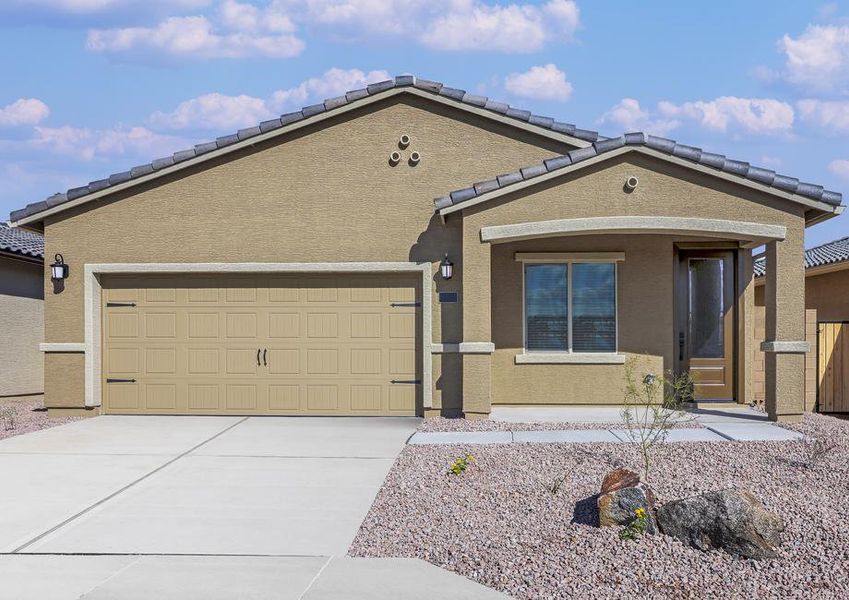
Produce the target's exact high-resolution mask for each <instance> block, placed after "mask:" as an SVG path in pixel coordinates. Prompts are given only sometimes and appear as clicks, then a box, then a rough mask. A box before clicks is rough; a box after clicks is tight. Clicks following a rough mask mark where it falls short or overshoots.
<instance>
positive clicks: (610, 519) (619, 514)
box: [598, 469, 657, 533]
mask: <svg viewBox="0 0 849 600" xmlns="http://www.w3.org/2000/svg"><path fill="white" fill-rule="evenodd" d="M654 504H655V500H654V493H653V492H652V491H651V488H649V486H647V485H646V484H645V483H642V482H641V481H640V476H639V475H637V474H636V473H634V472H633V471H629V470H628V469H616V470H614V471H611V472H610V473H608V474H607V476H606V477H605V478H604V481H603V482H602V484H601V494H600V495H599V497H598V524H599V526H601V527H620V526H625V525H630V524H631V523H632V522H633V521H634V520H635V519H636V514H635V513H636V510H637V509H638V508H643V509H645V511H646V513H647V514H648V515H649V522H648V527H647V528H646V532H647V533H655V532H656V531H657V527H656V523H655V518H654Z"/></svg>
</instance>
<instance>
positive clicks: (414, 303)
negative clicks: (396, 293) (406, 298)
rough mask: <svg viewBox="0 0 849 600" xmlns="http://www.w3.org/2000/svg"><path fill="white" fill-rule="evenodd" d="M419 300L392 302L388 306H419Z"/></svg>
mask: <svg viewBox="0 0 849 600" xmlns="http://www.w3.org/2000/svg"><path fill="white" fill-rule="evenodd" d="M421 305H422V303H421V302H392V303H391V304H390V305H389V306H391V307H392V308H397V307H399V306H421Z"/></svg>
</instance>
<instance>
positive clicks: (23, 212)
mask: <svg viewBox="0 0 849 600" xmlns="http://www.w3.org/2000/svg"><path fill="white" fill-rule="evenodd" d="M402 88H405V89H407V90H409V91H413V92H414V93H418V94H419V95H428V96H433V97H438V98H440V99H442V100H444V101H447V102H449V103H451V104H453V105H455V106H458V107H462V108H465V109H466V110H470V111H473V112H478V114H484V115H485V116H490V117H492V118H497V119H498V120H500V121H502V122H506V123H509V124H513V125H516V126H524V127H526V128H527V127H528V126H532V127H533V128H534V129H535V130H538V131H540V132H544V133H545V132H547V133H548V134H556V135H558V136H561V137H562V136H566V138H567V139H568V141H571V142H573V145H580V146H582V145H586V144H587V143H588V142H594V141H596V140H598V139H600V136H599V134H598V133H597V132H595V131H590V130H587V129H580V128H578V127H576V126H575V125H573V124H571V123H563V122H560V121H556V120H555V119H553V118H551V117H542V116H539V115H534V114H532V113H531V112H530V111H527V110H522V109H518V108H514V107H511V106H510V105H508V104H505V103H504V102H498V101H495V100H491V99H489V98H487V97H485V96H478V95H475V94H470V93H468V92H466V91H464V90H459V89H455V88H451V87H447V86H445V85H443V84H442V83H439V82H436V81H429V80H427V79H419V78H416V77H414V76H412V75H402V76H398V77H395V78H394V79H389V80H386V81H381V82H380V83H374V84H371V85H369V86H367V87H365V88H362V89H358V90H353V91H350V92H348V93H346V94H345V95H344V96H338V97H336V98H330V99H328V100H325V101H324V102H322V103H319V104H313V105H311V106H306V107H304V108H302V109H301V110H299V111H295V112H291V113H286V114H284V115H282V116H281V117H280V118H279V119H272V120H270V121H263V122H262V123H260V124H259V125H257V126H255V127H248V128H246V129H240V130H239V131H238V132H236V133H234V134H231V135H226V136H223V137H220V138H218V139H216V140H215V141H213V142H207V143H204V144H198V145H196V146H195V147H194V148H189V149H188V150H181V151H179V152H175V153H174V154H172V155H171V156H167V157H165V158H159V159H156V160H153V161H151V162H149V163H147V164H144V165H140V166H137V167H133V168H132V169H130V170H129V171H124V172H121V173H114V174H112V175H110V176H109V177H107V178H105V179H100V180H97V181H92V182H91V183H89V184H88V185H84V186H81V187H77V188H73V189H70V190H68V191H67V192H62V193H58V194H54V195H53V196H50V197H49V198H47V199H46V200H43V201H41V202H35V203H32V204H29V205H27V206H26V207H25V208H22V209H20V210H16V211H13V212H12V213H11V220H12V221H13V222H20V221H21V220H22V219H27V222H32V220H33V219H28V217H32V216H34V215H37V214H39V213H42V212H46V211H48V210H50V209H53V208H54V207H56V206H59V205H62V204H65V203H68V202H71V201H74V200H77V199H81V198H85V196H89V195H92V194H95V193H96V192H100V191H102V190H106V189H107V188H110V187H113V186H117V185H119V184H123V183H127V182H130V181H131V180H135V179H140V178H143V177H144V178H145V180H148V179H150V177H146V176H148V175H151V174H153V173H157V172H160V171H161V172H162V173H163V174H164V173H166V172H169V171H170V169H169V167H172V166H173V165H176V164H178V163H182V162H185V161H189V160H191V159H195V158H198V157H200V156H202V155H208V156H205V158H211V157H212V156H215V155H217V154H220V153H217V152H216V151H217V150H222V149H224V148H228V147H229V148H228V149H236V148H237V147H240V146H237V145H238V144H239V143H240V142H243V141H245V140H251V139H252V138H259V137H260V136H263V137H267V136H265V134H268V133H270V132H275V135H276V134H279V133H283V132H285V131H287V130H289V129H293V128H295V127H297V126H302V125H303V124H304V123H303V121H305V120H307V119H310V120H311V121H312V120H317V119H311V118H313V117H317V116H324V114H327V113H334V112H340V109H342V108H343V107H350V106H351V105H354V104H356V105H360V104H365V103H367V102H369V100H372V101H373V100H376V99H379V98H380V97H383V96H387V95H389V94H391V93H393V92H395V93H397V91H399V89H402ZM422 92H424V94H422ZM480 109H482V112H481V110H480ZM256 141H261V140H259V139H257V140H256ZM125 187H127V186H122V189H123V188H125ZM74 204H77V203H74ZM55 212H58V211H55V210H51V213H55Z"/></svg>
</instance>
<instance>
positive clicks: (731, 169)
mask: <svg viewBox="0 0 849 600" xmlns="http://www.w3.org/2000/svg"><path fill="white" fill-rule="evenodd" d="M625 146H642V147H646V148H651V149H653V150H656V151H658V152H662V153H664V154H668V155H670V156H676V157H678V158H682V159H684V160H687V161H690V162H693V163H696V164H699V165H704V166H706V167H710V168H712V169H716V170H717V171H722V172H725V173H730V174H732V175H736V176H738V177H743V178H745V179H750V180H752V181H756V182H758V183H761V184H764V185H767V186H770V187H774V188H776V189H779V190H782V191H785V192H790V193H792V194H798V195H800V196H804V197H806V198H811V199H813V200H819V201H821V202H825V203H827V204H831V205H832V206H840V203H841V201H842V199H843V195H842V194H841V193H840V192H832V191H829V190H825V189H823V187H822V186H821V185H815V184H813V183H803V182H801V181H799V180H798V179H796V178H794V177H788V176H787V175H779V174H777V173H776V172H775V171H771V170H769V169H763V168H761V167H755V166H752V165H750V164H749V163H746V162H740V161H737V160H731V159H729V158H726V157H725V156H723V155H721V154H712V153H710V152H704V151H702V149H701V148H696V147H693V146H685V145H684V144H679V143H677V142H675V141H674V140H668V139H666V138H661V137H656V136H653V135H647V134H645V133H626V134H625V135H622V136H619V137H616V138H609V139H599V140H596V141H594V142H593V143H592V145H590V146H587V147H586V148H578V149H577V150H572V151H571V152H569V153H567V154H564V155H563V156H558V157H555V158H550V159H548V160H546V161H543V162H542V163H539V164H537V165H532V166H529V167H525V168H523V169H519V170H518V171H514V172H512V173H507V174H504V175H498V176H497V177H495V178H493V179H490V180H487V181H482V182H479V183H475V184H474V185H471V186H469V187H467V188H463V189H460V190H455V191H453V192H451V193H450V194H448V195H447V196H443V197H441V198H436V199H435V200H434V201H433V202H434V206H435V207H436V210H440V209H443V208H448V207H449V206H453V205H457V204H462V203H463V202H468V201H469V200H471V199H473V198H475V197H477V196H481V195H483V194H485V193H487V192H491V191H492V190H495V189H498V188H504V187H507V186H510V185H513V184H515V183H518V182H519V181H524V180H528V179H533V178H534V177H539V176H540V175H543V174H545V173H550V172H551V171H556V170H558V169H562V168H564V167H568V166H570V165H574V164H577V163H579V162H581V161H584V160H587V159H590V158H593V157H594V156H599V155H601V154H604V153H606V152H612V151H614V150H617V149H619V148H622V147H625Z"/></svg>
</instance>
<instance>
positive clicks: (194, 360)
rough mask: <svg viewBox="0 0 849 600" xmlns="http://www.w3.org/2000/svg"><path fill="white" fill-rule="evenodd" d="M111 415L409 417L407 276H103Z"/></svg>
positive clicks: (412, 367) (414, 290)
mask: <svg viewBox="0 0 849 600" xmlns="http://www.w3.org/2000/svg"><path fill="white" fill-rule="evenodd" d="M102 285H103V288H104V289H103V369H102V370H103V387H102V389H103V407H104V412H107V413H113V414H116V413H117V414H120V413H124V414H140V413H147V414H245V415H251V414H262V415H413V414H416V407H417V405H419V404H420V401H421V400H420V399H421V383H420V381H419V379H420V377H419V373H420V372H421V368H420V361H421V357H420V354H419V353H418V352H417V348H418V347H419V343H418V340H419V339H420V332H419V328H420V324H419V323H420V319H419V314H420V311H421V309H420V308H419V301H418V300H419V296H420V292H419V290H420V288H421V285H420V283H419V282H417V281H416V278H415V277H414V276H397V275H333V276H330V275H326V276H319V275H315V276H282V275H280V276H230V275H228V276H204V277H200V276H185V275H181V276H158V277H149V276H145V277H140V276H110V277H108V278H105V279H104V281H103V282H102Z"/></svg>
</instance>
